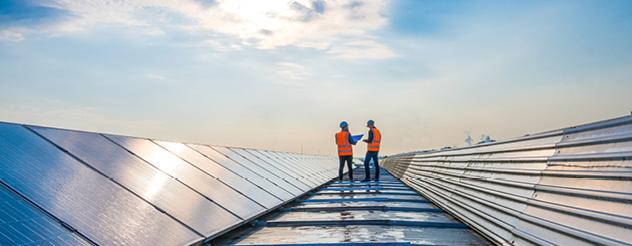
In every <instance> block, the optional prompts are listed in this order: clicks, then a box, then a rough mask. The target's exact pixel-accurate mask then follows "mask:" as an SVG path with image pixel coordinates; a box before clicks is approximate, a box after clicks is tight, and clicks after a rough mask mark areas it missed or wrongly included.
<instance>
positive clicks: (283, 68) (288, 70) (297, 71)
mask: <svg viewBox="0 0 632 246" xmlns="http://www.w3.org/2000/svg"><path fill="white" fill-rule="evenodd" d="M276 66H277V67H278V69H277V74H278V75H280V76H281V77H282V78H284V79H286V80H292V81H302V80H305V79H306V78H307V77H308V76H310V74H309V73H308V72H307V70H306V69H305V67H303V66H301V65H299V64H296V63H292V62H278V63H277V64H276Z"/></svg>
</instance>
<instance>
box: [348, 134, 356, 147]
mask: <svg viewBox="0 0 632 246" xmlns="http://www.w3.org/2000/svg"><path fill="white" fill-rule="evenodd" d="M349 143H351V144H353V145H355V144H356V143H357V142H354V141H353V136H351V133H349Z"/></svg>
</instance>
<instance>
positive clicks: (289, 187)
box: [211, 146, 303, 196]
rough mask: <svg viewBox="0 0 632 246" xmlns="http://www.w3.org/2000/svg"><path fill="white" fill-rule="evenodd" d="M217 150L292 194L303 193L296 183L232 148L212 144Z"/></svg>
mask: <svg viewBox="0 0 632 246" xmlns="http://www.w3.org/2000/svg"><path fill="white" fill-rule="evenodd" d="M211 148H214V149H215V150H217V151H219V152H221V153H222V154H224V155H226V156H228V158H230V159H233V160H234V161H236V162H238V163H240V164H242V165H243V166H244V167H246V168H248V169H250V170H252V171H253V172H255V173H257V174H259V175H261V176H263V177H265V178H266V179H268V180H270V182H272V183H274V184H276V185H278V186H279V187H281V188H282V189H284V190H286V191H288V192H290V193H291V194H292V195H294V196H297V195H300V194H302V193H303V191H302V190H300V189H298V188H296V187H295V186H294V185H292V184H291V183H289V182H288V181H286V180H284V179H282V178H281V177H279V176H278V175H277V174H276V173H273V172H271V171H269V170H267V169H265V168H263V167H260V166H258V165H257V164H256V163H254V162H252V161H250V160H248V159H246V158H244V157H243V156H241V155H239V154H237V153H235V152H234V151H232V150H231V149H230V148H226V147H221V146H211Z"/></svg>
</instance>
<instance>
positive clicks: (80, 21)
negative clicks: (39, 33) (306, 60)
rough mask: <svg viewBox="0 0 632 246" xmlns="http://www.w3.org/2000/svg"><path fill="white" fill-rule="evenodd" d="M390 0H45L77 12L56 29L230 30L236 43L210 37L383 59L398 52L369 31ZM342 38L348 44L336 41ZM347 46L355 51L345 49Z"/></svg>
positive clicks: (380, 21) (382, 21)
mask: <svg viewBox="0 0 632 246" xmlns="http://www.w3.org/2000/svg"><path fill="white" fill-rule="evenodd" d="M385 1H386V0H266V1H261V0H217V1H216V2H215V3H213V4H204V3H202V2H200V1H194V0H160V1H159V0H135V1H132V0H127V1H126V0H121V1H110V0H101V1H95V0H48V1H46V2H43V3H42V4H43V5H46V6H48V7H52V8H57V9H62V10H64V11H66V12H69V13H70V14H71V16H72V17H69V18H67V19H65V20H64V21H62V22H61V23H58V25H56V26H55V27H53V28H52V29H54V30H52V32H78V31H89V30H90V29H91V28H94V27H96V26H99V25H114V26H124V27H130V28H136V29H139V30H141V31H142V33H145V34H160V33H162V32H163V31H168V30H170V29H171V28H176V29H178V30H182V31H186V32H189V33H191V34H194V35H200V36H201V37H202V39H203V40H204V39H205V38H203V37H205V36H207V37H216V36H217V35H218V34H220V35H224V36H226V37H227V38H225V39H227V40H229V41H230V42H231V44H224V42H220V41H217V40H213V41H208V42H211V46H214V47H218V46H219V47H221V48H220V50H222V51H227V50H234V49H235V48H234V47H240V46H251V47H255V48H258V49H276V48H279V47H284V46H294V47H302V48H312V49H317V50H323V51H325V50H328V49H331V48H333V51H330V52H328V53H331V54H334V55H335V56H336V57H340V58H344V59H362V58H369V59H382V58H388V57H392V56H393V52H392V51H391V50H390V49H389V48H388V46H386V45H384V44H382V43H379V42H378V41H376V40H373V39H371V38H370V36H369V35H370V33H371V32H373V31H375V30H378V29H380V28H382V27H384V26H385V25H386V24H387V20H386V18H385V17H384V16H382V15H381V14H380V11H381V10H383V9H384V7H385ZM206 39H208V38H206ZM349 40H361V41H350V42H349ZM205 42H207V41H205ZM362 42H364V43H362ZM336 43H343V45H341V46H339V47H334V46H333V45H334V44H336ZM217 44H221V45H217ZM226 47H229V48H226ZM347 47H349V48H351V49H352V51H349V52H344V51H341V49H344V48H347Z"/></svg>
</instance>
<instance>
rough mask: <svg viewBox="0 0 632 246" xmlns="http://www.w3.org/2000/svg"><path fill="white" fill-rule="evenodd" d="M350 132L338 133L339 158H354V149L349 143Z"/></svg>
mask: <svg viewBox="0 0 632 246" xmlns="http://www.w3.org/2000/svg"><path fill="white" fill-rule="evenodd" d="M349 134H350V133H349V132H345V131H340V132H338V133H336V145H338V156H352V155H353V148H352V147H351V143H350V142H349Z"/></svg>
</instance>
